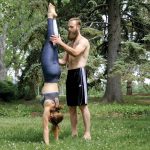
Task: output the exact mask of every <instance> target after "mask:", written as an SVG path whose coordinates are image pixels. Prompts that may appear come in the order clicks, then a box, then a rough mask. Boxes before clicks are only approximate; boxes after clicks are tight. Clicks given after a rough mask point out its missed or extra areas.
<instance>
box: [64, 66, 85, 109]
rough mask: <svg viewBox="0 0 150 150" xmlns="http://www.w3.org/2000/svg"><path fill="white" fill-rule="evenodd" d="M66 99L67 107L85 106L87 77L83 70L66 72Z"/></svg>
mask: <svg viewBox="0 0 150 150" xmlns="http://www.w3.org/2000/svg"><path fill="white" fill-rule="evenodd" d="M66 98H67V105H68V106H81V105H85V104H87V100H88V97H87V77H86V71H85V68H78V69H72V70H68V75H67V80H66Z"/></svg>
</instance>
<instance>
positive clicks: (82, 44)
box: [50, 35, 86, 57]
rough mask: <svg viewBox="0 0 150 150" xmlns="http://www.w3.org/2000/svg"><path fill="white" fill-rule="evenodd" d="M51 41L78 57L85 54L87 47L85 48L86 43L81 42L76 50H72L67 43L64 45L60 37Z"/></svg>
mask: <svg viewBox="0 0 150 150" xmlns="http://www.w3.org/2000/svg"><path fill="white" fill-rule="evenodd" d="M50 40H51V41H52V42H53V43H56V44H59V45H60V46H62V47H63V49H64V50H65V51H66V52H67V53H69V54H70V55H72V56H74V57H76V56H78V55H80V54H81V53H82V52H84V50H85V48H86V46H85V43H84V41H83V40H81V41H80V43H79V44H78V45H77V46H76V47H75V48H72V47H70V46H69V45H67V44H66V43H64V42H63V41H62V40H61V38H60V37H58V36H55V35H54V36H52V37H51V38H50Z"/></svg>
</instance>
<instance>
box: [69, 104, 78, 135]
mask: <svg viewBox="0 0 150 150" xmlns="http://www.w3.org/2000/svg"><path fill="white" fill-rule="evenodd" d="M69 113H70V121H71V130H72V136H73V137H74V136H77V135H78V132H77V107H76V106H72V107H69Z"/></svg>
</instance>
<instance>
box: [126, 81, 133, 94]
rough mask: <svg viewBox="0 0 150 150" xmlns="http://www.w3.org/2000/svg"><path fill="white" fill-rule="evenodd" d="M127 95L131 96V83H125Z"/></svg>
mask: <svg viewBox="0 0 150 150" xmlns="http://www.w3.org/2000/svg"><path fill="white" fill-rule="evenodd" d="M126 94H127V95H132V81H127V93H126Z"/></svg>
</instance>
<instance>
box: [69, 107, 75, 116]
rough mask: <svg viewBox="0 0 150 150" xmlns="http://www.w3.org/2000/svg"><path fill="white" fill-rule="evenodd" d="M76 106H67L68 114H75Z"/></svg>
mask: <svg viewBox="0 0 150 150" xmlns="http://www.w3.org/2000/svg"><path fill="white" fill-rule="evenodd" d="M76 109H77V108H76V106H72V107H69V112H70V114H75V113H76Z"/></svg>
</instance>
